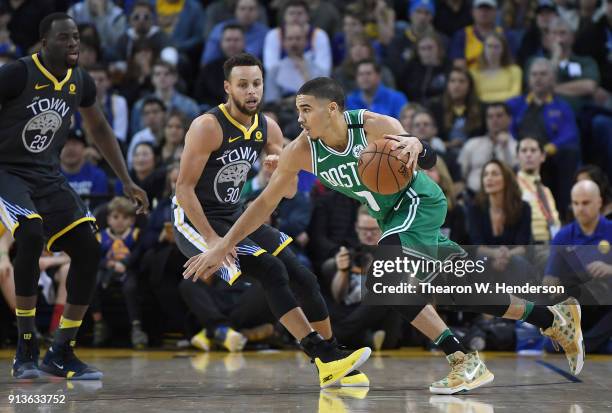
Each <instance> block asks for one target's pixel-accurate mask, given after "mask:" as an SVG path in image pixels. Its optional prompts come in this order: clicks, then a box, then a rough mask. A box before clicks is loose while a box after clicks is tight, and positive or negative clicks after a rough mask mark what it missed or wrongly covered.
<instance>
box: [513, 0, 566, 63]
mask: <svg viewBox="0 0 612 413" xmlns="http://www.w3.org/2000/svg"><path fill="white" fill-rule="evenodd" d="M556 16H557V6H556V5H555V2H554V1H553V0H538V3H537V8H536V17H535V21H534V22H533V23H532V24H531V27H529V28H528V29H527V31H526V32H525V34H524V35H523V38H522V40H521V44H520V47H519V49H518V52H517V59H516V61H517V62H518V64H519V65H521V67H523V68H524V67H525V65H526V64H527V61H528V60H529V59H530V58H532V57H534V56H543V55H544V50H545V47H548V31H549V26H550V22H551V21H552V20H553V19H554V18H555V17H556Z"/></svg>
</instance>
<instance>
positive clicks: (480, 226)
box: [468, 160, 532, 280]
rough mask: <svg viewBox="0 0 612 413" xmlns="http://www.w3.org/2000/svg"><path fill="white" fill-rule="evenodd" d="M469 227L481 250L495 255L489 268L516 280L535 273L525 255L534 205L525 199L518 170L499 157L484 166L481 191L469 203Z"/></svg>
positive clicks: (529, 239) (529, 237) (486, 253)
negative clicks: (530, 269) (520, 186)
mask: <svg viewBox="0 0 612 413" xmlns="http://www.w3.org/2000/svg"><path fill="white" fill-rule="evenodd" d="M468 228H469V230H468V232H469V235H470V243H471V244H472V245H477V246H478V248H477V254H478V255H479V256H485V257H490V258H491V259H490V260H489V261H488V262H487V266H488V267H489V269H491V270H492V271H493V272H495V273H499V274H503V275H504V276H509V277H511V279H513V280H516V279H519V277H529V276H531V272H530V271H529V266H528V264H527V262H526V260H525V259H524V258H522V256H523V255H524V254H525V253H526V250H525V245H528V244H531V240H532V236H531V208H529V204H527V203H526V202H523V200H522V199H521V190H520V189H519V186H518V184H517V182H516V177H515V175H514V172H512V170H511V169H510V168H508V167H507V166H506V165H505V164H503V163H502V162H500V161H498V160H492V161H489V162H488V163H487V164H486V165H485V166H484V167H483V169H482V175H481V189H480V192H479V193H478V195H477V196H476V198H475V202H474V203H473V204H471V205H469V206H468ZM501 279H504V278H503V277H501Z"/></svg>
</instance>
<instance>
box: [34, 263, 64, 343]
mask: <svg viewBox="0 0 612 413" xmlns="http://www.w3.org/2000/svg"><path fill="white" fill-rule="evenodd" d="M38 267H39V269H40V277H39V279H38V285H39V286H40V287H42V294H43V296H44V297H45V301H47V303H48V304H50V305H52V306H53V313H52V314H51V320H50V322H49V329H48V333H49V335H50V334H53V333H54V332H55V330H56V329H57V328H58V327H59V325H60V321H61V318H62V315H63V314H64V307H65V305H66V299H67V298H68V291H67V290H66V279H67V278H68V270H69V269H70V257H69V256H68V255H67V254H65V253H63V252H55V253H52V252H49V251H43V253H42V255H41V256H40V258H39V259H38ZM54 286H57V289H56V290H54Z"/></svg>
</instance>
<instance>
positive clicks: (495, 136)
mask: <svg viewBox="0 0 612 413" xmlns="http://www.w3.org/2000/svg"><path fill="white" fill-rule="evenodd" d="M486 119H487V120H486V123H487V134H486V135H485V136H478V137H473V138H470V139H468V141H467V142H466V143H465V145H464V146H463V148H461V152H460V153H459V164H460V165H461V174H462V176H463V178H464V180H465V183H466V187H467V189H468V190H469V191H471V193H472V194H476V193H477V192H478V191H480V177H481V175H482V168H483V167H484V165H486V164H487V163H488V162H489V161H490V160H491V159H498V160H500V161H502V162H504V163H505V164H506V165H508V166H509V167H511V168H514V166H516V163H517V162H516V140H515V139H514V137H513V136H512V134H511V133H510V124H511V122H512V118H511V116H510V111H509V109H508V106H506V104H505V103H493V104H491V105H489V106H488V107H487V109H486Z"/></svg>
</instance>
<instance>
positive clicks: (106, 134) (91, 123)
mask: <svg viewBox="0 0 612 413" xmlns="http://www.w3.org/2000/svg"><path fill="white" fill-rule="evenodd" d="M79 112H80V113H81V116H82V117H83V121H84V124H85V129H86V130H87V131H88V132H89V135H90V136H91V137H92V139H93V141H94V143H95V144H96V146H97V147H98V149H99V150H100V152H101V153H102V156H104V159H106V161H107V162H108V163H109V165H110V166H111V168H113V171H115V174H116V175H117V177H118V178H119V179H120V180H121V183H122V184H123V192H124V193H125V194H126V195H127V196H128V197H129V198H130V199H131V200H132V201H134V202H136V203H137V204H138V205H139V207H138V213H145V212H147V210H148V209H149V199H148V197H147V193H146V192H145V191H143V190H142V188H140V187H139V186H138V185H136V184H135V183H134V181H132V178H130V175H129V174H128V171H127V167H126V165H125V161H124V159H123V154H122V153H121V149H120V148H119V144H118V143H117V138H115V133H114V132H113V130H112V128H111V126H110V125H109V124H108V122H107V120H106V118H105V117H104V114H103V113H102V111H101V110H100V108H99V107H98V105H97V104H93V105H91V106H89V107H81V108H80V109H79Z"/></svg>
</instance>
